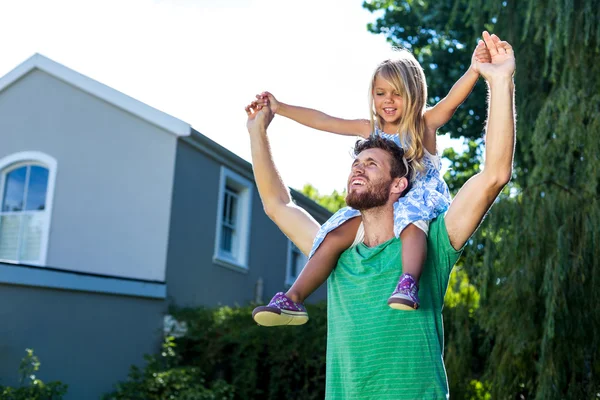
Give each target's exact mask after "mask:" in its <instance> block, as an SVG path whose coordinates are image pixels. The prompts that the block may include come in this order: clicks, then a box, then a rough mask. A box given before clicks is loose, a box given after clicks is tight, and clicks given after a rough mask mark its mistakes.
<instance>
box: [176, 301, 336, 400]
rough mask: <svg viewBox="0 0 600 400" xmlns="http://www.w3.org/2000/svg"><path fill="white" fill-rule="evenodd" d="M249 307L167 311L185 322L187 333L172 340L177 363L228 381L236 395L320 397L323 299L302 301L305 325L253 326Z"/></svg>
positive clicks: (324, 330)
mask: <svg viewBox="0 0 600 400" xmlns="http://www.w3.org/2000/svg"><path fill="white" fill-rule="evenodd" d="M252 308H253V307H252V306H247V307H239V308H230V307H221V308H217V309H214V310H209V309H205V308H194V309H178V310H177V309H175V310H172V311H171V313H172V314H173V315H174V316H175V318H176V319H177V320H179V321H181V322H185V323H186V325H187V333H186V334H185V335H184V336H183V337H181V338H179V339H177V344H178V346H179V348H180V354H181V359H180V363H181V364H180V365H186V366H193V367H196V368H199V369H200V370H202V372H203V374H204V376H206V378H207V379H209V380H218V379H224V380H225V381H227V382H229V383H230V384H231V385H233V386H234V387H235V398H236V399H243V400H252V399H257V400H258V399H260V400H271V399H273V400H275V399H281V398H284V399H296V400H314V399H323V398H324V397H325V352H326V342H327V337H326V336H327V318H326V315H327V311H326V304H325V303H321V304H318V305H308V309H309V315H310V321H309V323H308V324H306V325H303V326H286V327H275V328H265V327H262V326H258V325H256V324H255V323H254V322H253V321H252V317H251V315H252Z"/></svg>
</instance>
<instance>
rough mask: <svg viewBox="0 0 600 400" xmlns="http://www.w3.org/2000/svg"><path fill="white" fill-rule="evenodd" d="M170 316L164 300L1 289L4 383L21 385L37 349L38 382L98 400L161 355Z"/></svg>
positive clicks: (0, 379)
mask: <svg viewBox="0 0 600 400" xmlns="http://www.w3.org/2000/svg"><path fill="white" fill-rule="evenodd" d="M4 267H5V268H19V267H18V266H6V265H4ZM67 274H68V273H67ZM99 279H101V278H99ZM164 311H165V302H164V300H162V299H148V298H140V297H131V296H119V295H110V294H100V293H92V292H77V291H70V290H54V289H44V288H39V287H38V288H34V287H27V286H13V285H4V284H0V319H1V321H2V323H1V324H0V383H1V384H3V385H18V383H19V373H18V368H19V362H20V360H21V359H22V358H23V357H24V356H25V349H26V348H33V349H34V352H35V354H36V355H37V356H38V357H39V359H40V361H41V369H40V372H39V374H38V377H39V378H40V379H42V380H43V381H45V382H48V381H53V380H60V381H62V382H64V383H67V384H68V385H69V389H68V393H67V396H66V397H65V399H67V400H80V399H98V398H100V396H101V395H102V394H104V393H107V392H109V391H112V390H113V385H114V384H115V383H117V382H119V381H122V380H124V379H126V378H127V374H128V371H129V366H130V365H132V364H136V365H138V366H142V365H144V361H143V355H144V354H155V353H156V351H157V349H158V348H159V344H160V341H161V338H162V330H161V329H162V315H163V313H164Z"/></svg>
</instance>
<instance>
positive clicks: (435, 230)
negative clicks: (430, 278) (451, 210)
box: [428, 214, 463, 280]
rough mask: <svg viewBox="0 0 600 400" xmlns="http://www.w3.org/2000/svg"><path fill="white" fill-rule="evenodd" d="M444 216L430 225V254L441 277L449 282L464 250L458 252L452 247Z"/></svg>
mask: <svg viewBox="0 0 600 400" xmlns="http://www.w3.org/2000/svg"><path fill="white" fill-rule="evenodd" d="M444 216H445V214H442V215H440V216H439V217H437V218H435V219H434V220H432V221H431V224H430V225H429V240H428V253H430V254H431V255H432V256H433V257H434V259H433V260H432V261H433V262H435V267H436V272H437V273H438V274H439V277H440V278H441V279H442V280H447V279H448V277H449V276H450V272H451V271H452V267H454V264H456V262H457V261H458V259H459V258H460V255H461V254H462V251H463V249H462V248H461V249H459V250H456V249H454V247H452V244H451V243H450V237H449V236H448V231H447V230H446V222H445V220H444Z"/></svg>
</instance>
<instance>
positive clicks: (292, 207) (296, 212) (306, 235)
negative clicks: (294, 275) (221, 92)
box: [246, 102, 319, 255]
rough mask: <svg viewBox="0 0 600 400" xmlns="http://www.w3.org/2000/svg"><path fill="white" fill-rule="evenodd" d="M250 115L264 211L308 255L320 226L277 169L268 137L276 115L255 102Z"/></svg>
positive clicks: (251, 140)
mask: <svg viewBox="0 0 600 400" xmlns="http://www.w3.org/2000/svg"><path fill="white" fill-rule="evenodd" d="M246 114H247V115H248V121H247V123H246V127H247V128H248V133H250V146H251V149H252V167H253V169H254V179H255V181H256V186H257V187H258V193H259V194H260V198H261V200H262V203H263V208H264V209H265V212H266V213H267V215H268V216H269V218H271V219H272V220H273V222H275V224H277V226H278V227H279V229H281V231H282V232H283V233H284V234H285V235H286V236H287V237H288V238H289V239H290V240H291V241H292V242H293V243H294V244H295V245H296V246H297V247H298V248H299V249H300V251H302V252H303V253H304V254H306V255H308V254H309V253H310V250H311V248H312V244H313V240H314V238H315V236H316V235H317V232H318V230H319V224H318V223H317V221H315V219H314V218H313V217H312V216H311V215H310V214H309V213H307V212H306V211H305V210H304V209H302V208H300V207H298V206H297V205H296V204H294V202H293V201H292V197H291V195H290V191H289V190H288V188H287V187H286V186H285V185H284V183H283V181H282V179H281V176H280V175H279V172H278V171H277V168H276V167H275V163H274V162H273V156H272V154H271V147H270V145H269V138H268V137H267V127H268V126H269V124H270V123H271V121H272V120H273V113H272V112H271V110H270V108H269V107H263V108H261V109H258V106H257V104H256V102H253V103H252V104H250V105H248V106H247V107H246Z"/></svg>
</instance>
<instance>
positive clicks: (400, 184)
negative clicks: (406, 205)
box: [391, 177, 408, 195]
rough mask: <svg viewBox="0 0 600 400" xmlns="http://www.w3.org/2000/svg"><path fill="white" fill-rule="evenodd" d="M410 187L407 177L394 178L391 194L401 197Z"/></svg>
mask: <svg viewBox="0 0 600 400" xmlns="http://www.w3.org/2000/svg"><path fill="white" fill-rule="evenodd" d="M407 187H408V179H406V177H402V178H394V180H393V181H392V190H391V193H393V194H397V195H401V194H402V193H404V191H405V190H406V188H407Z"/></svg>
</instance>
